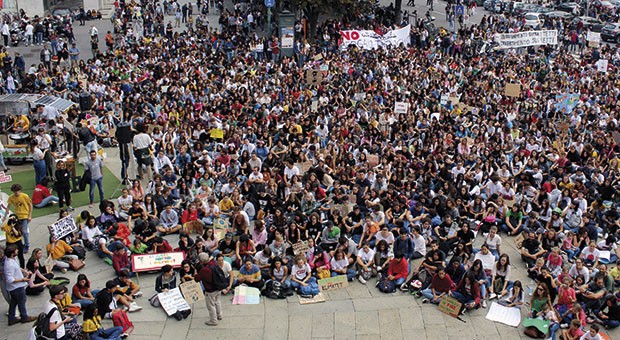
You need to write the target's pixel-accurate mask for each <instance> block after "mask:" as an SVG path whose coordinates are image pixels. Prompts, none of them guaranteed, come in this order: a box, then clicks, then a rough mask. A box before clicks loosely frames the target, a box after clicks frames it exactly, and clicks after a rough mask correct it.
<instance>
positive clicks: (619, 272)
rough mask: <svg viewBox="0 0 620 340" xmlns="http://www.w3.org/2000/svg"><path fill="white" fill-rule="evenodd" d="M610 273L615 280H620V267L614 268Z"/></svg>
mask: <svg viewBox="0 0 620 340" xmlns="http://www.w3.org/2000/svg"><path fill="white" fill-rule="evenodd" d="M609 274H610V275H611V277H613V278H614V280H620V269H618V267H615V268H612V269H611V270H610V271H609Z"/></svg>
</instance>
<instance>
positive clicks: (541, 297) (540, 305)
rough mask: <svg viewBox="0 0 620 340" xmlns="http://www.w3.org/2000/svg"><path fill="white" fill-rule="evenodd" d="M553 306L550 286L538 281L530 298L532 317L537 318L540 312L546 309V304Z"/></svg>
mask: <svg viewBox="0 0 620 340" xmlns="http://www.w3.org/2000/svg"><path fill="white" fill-rule="evenodd" d="M546 305H549V306H551V297H550V295H549V288H548V287H547V285H546V284H544V283H538V284H537V285H536V289H535V290H534V293H533V294H532V299H531V300H530V313H529V315H530V316H529V317H530V318H535V317H537V316H538V313H540V312H542V311H544V310H545V306H546Z"/></svg>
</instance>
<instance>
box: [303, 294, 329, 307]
mask: <svg viewBox="0 0 620 340" xmlns="http://www.w3.org/2000/svg"><path fill="white" fill-rule="evenodd" d="M320 302H325V295H323V292H320V293H318V294H317V295H315V296H313V297H311V298H303V297H301V296H299V304H300V305H311V304H314V303H320Z"/></svg>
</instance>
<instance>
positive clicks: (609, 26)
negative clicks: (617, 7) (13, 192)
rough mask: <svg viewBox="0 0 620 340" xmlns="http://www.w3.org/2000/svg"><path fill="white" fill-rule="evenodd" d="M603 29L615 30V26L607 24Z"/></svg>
mask: <svg viewBox="0 0 620 340" xmlns="http://www.w3.org/2000/svg"><path fill="white" fill-rule="evenodd" d="M603 29H608V30H615V29H616V25H614V24H607V25H605V26H603Z"/></svg>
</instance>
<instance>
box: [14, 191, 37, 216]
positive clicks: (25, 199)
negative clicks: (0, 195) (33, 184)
mask: <svg viewBox="0 0 620 340" xmlns="http://www.w3.org/2000/svg"><path fill="white" fill-rule="evenodd" d="M8 203H9V207H11V206H12V208H13V212H14V213H15V215H17V218H19V219H20V220H25V219H27V218H29V217H30V210H31V209H32V200H31V199H30V196H28V194H24V193H23V192H22V193H20V194H19V195H17V196H16V195H11V196H9V201H8Z"/></svg>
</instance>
